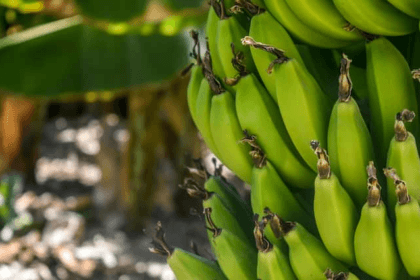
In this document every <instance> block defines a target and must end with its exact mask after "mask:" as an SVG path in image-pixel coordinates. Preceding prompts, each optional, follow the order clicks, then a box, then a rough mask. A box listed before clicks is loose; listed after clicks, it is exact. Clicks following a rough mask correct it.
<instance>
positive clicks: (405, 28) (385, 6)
mask: <svg viewBox="0 0 420 280" xmlns="http://www.w3.org/2000/svg"><path fill="white" fill-rule="evenodd" d="M333 1H334V4H335V6H336V7H337V9H338V10H339V11H340V13H341V14H342V15H343V17H344V18H345V19H346V20H348V21H349V22H350V23H351V24H352V25H354V26H355V27H357V28H359V29H361V30H363V31H365V32H368V33H372V34H377V35H386V36H401V35H406V34H409V33H412V32H414V31H415V30H416V29H417V24H418V21H417V20H416V19H414V18H412V17H410V16H408V15H406V14H404V13H403V12H401V11H399V10H398V9H396V8H395V7H394V6H392V5H391V4H390V3H388V2H387V1H384V0H369V1H365V0H353V1H347V0H333Z"/></svg>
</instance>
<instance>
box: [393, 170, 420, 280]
mask: <svg viewBox="0 0 420 280" xmlns="http://www.w3.org/2000/svg"><path fill="white" fill-rule="evenodd" d="M394 184H395V189H396V191H395V192H396V196H397V197H398V203H396V204H395V216H396V223H395V239H396V241H397V247H398V252H399V254H400V256H401V260H402V262H403V264H404V267H405V268H406V270H407V272H408V273H409V274H410V276H412V277H420V263H419V261H418V260H419V257H420V243H419V236H420V206H419V203H418V200H417V199H415V198H414V197H412V196H410V195H409V193H408V188H407V186H406V183H405V182H404V181H402V180H399V178H397V180H394Z"/></svg>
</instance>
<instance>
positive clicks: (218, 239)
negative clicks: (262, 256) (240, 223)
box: [204, 208, 258, 280]
mask: <svg viewBox="0 0 420 280" xmlns="http://www.w3.org/2000/svg"><path fill="white" fill-rule="evenodd" d="M204 213H205V217H206V222H207V224H208V225H209V227H208V228H207V229H208V230H209V231H210V232H211V233H212V237H211V238H210V243H211V244H212V248H213V251H214V254H215V255H216V258H217V260H218V263H219V265H220V268H221V269H222V271H223V272H224V273H225V275H226V276H227V278H228V279H244V280H246V279H249V280H255V279H257V256H258V253H257V250H256V248H255V243H254V244H253V246H251V245H250V244H249V243H248V242H247V240H244V239H242V238H240V237H238V236H236V235H235V234H233V233H231V232H230V231H229V230H227V229H225V228H217V227H216V225H215V224H214V222H213V220H212V217H211V216H212V215H211V214H212V209H211V208H205V209H204Z"/></svg>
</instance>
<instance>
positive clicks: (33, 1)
mask: <svg viewBox="0 0 420 280" xmlns="http://www.w3.org/2000/svg"><path fill="white" fill-rule="evenodd" d="M0 5H4V6H7V7H9V8H14V9H19V10H20V11H21V12H22V13H35V12H39V11H42V10H43V9H44V2H43V1H40V0H0Z"/></svg>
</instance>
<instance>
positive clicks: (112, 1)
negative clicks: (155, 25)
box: [75, 0, 148, 22]
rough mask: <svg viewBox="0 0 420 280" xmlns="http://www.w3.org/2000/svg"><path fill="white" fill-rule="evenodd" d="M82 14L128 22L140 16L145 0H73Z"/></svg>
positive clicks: (145, 3)
mask: <svg viewBox="0 0 420 280" xmlns="http://www.w3.org/2000/svg"><path fill="white" fill-rule="evenodd" d="M75 3H76V4H77V5H78V6H79V7H80V10H81V12H82V14H84V15H87V16H90V17H93V18H95V19H104V20H110V21H112V22H123V21H128V20H130V19H132V18H134V17H136V16H140V15H141V14H142V13H143V12H144V10H145V8H146V6H147V3H148V1H147V0H75Z"/></svg>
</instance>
